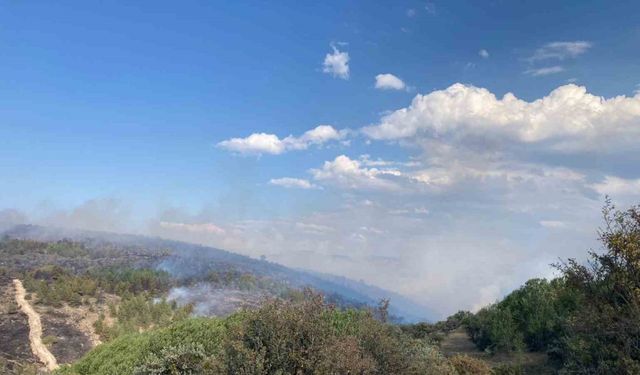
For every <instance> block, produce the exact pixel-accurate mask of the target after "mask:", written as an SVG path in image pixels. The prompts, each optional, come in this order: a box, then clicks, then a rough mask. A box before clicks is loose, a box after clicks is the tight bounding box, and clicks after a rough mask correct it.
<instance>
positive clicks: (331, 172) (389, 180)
mask: <svg viewBox="0 0 640 375" xmlns="http://www.w3.org/2000/svg"><path fill="white" fill-rule="evenodd" d="M310 172H311V174H312V175H313V178H314V179H315V180H317V181H326V182H329V183H332V184H334V185H337V186H340V187H344V188H349V189H373V190H391V191H393V190H400V185H399V184H398V183H397V182H395V181H393V177H400V176H402V173H401V172H400V171H398V170H396V169H378V168H367V167H364V166H363V165H362V163H361V162H360V161H359V160H354V159H350V158H349V157H348V156H346V155H340V156H338V157H336V158H335V159H334V160H332V161H325V162H324V165H323V166H322V168H320V169H312V170H311V171H310Z"/></svg>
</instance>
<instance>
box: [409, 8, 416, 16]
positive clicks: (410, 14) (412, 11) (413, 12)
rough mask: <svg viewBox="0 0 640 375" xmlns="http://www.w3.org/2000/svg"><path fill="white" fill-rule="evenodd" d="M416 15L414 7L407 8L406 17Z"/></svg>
mask: <svg viewBox="0 0 640 375" xmlns="http://www.w3.org/2000/svg"><path fill="white" fill-rule="evenodd" d="M415 15H416V10H415V9H407V17H409V18H411V17H413V16H415Z"/></svg>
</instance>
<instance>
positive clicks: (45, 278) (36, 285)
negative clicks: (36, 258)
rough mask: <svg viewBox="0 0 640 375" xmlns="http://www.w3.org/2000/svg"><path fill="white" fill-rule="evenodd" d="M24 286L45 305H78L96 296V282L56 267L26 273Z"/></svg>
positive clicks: (46, 267)
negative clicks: (64, 303)
mask: <svg viewBox="0 0 640 375" xmlns="http://www.w3.org/2000/svg"><path fill="white" fill-rule="evenodd" d="M24 285H25V288H26V289H27V290H29V291H30V292H35V293H36V294H37V295H38V301H39V302H40V303H43V304H45V305H51V306H60V305H62V303H63V302H66V303H69V304H70V305H80V304H82V303H85V302H86V301H87V298H89V297H96V296H97V295H98V284H97V282H96V280H94V279H92V278H90V277H87V276H75V275H72V274H70V273H69V272H67V271H66V270H64V269H62V268H61V267H57V266H45V267H42V268H39V269H37V270H36V271H33V272H30V273H28V274H27V275H26V276H25V278H24Z"/></svg>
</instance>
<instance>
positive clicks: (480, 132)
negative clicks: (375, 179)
mask: <svg viewBox="0 0 640 375" xmlns="http://www.w3.org/2000/svg"><path fill="white" fill-rule="evenodd" d="M362 131H363V132H364V133H365V134H366V135H367V136H368V137H370V138H372V139H378V140H400V139H407V140H414V141H415V140H416V139H434V140H438V141H439V142H446V143H447V144H449V145H451V144H464V143H466V144H469V145H472V144H474V143H476V144H477V143H478V142H483V143H481V144H482V145H483V147H485V148H487V149H491V145H492V144H495V145H496V146H495V147H502V146H504V143H500V142H499V141H503V142H505V141H510V142H511V143H512V144H521V145H526V144H531V145H536V146H537V147H538V148H542V149H546V150H549V151H563V152H577V151H589V150H620V149H624V148H627V149H628V148H637V147H638V146H639V145H638V142H637V141H635V140H637V139H639V137H640V96H635V97H626V96H618V97H613V98H609V99H606V98H603V97H599V96H595V95H592V94H590V93H588V92H587V90H586V89H585V88H584V87H581V86H576V85H573V84H569V85H565V86H560V87H558V88H557V89H555V90H553V91H552V92H551V93H550V94H549V95H547V96H545V97H543V98H541V99H538V100H535V101H532V102H527V101H524V100H522V99H518V98H517V97H516V96H515V95H513V94H512V93H507V94H505V95H504V97H502V99H498V98H496V96H495V95H494V94H493V93H491V92H490V91H489V90H487V89H484V88H478V87H474V86H468V85H463V84H460V83H456V84H454V85H452V86H450V87H449V88H447V89H445V90H437V91H433V92H431V93H429V94H426V95H417V96H416V97H415V98H414V99H413V101H412V102H411V105H410V106H408V107H406V108H402V109H399V110H397V111H394V112H392V113H390V114H388V115H385V116H384V117H382V119H381V121H380V122H379V123H378V124H376V125H371V126H368V127H365V128H363V130H362Z"/></svg>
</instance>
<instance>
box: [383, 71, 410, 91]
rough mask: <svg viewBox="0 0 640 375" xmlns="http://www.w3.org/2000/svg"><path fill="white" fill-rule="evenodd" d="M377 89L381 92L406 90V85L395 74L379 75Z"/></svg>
mask: <svg viewBox="0 0 640 375" xmlns="http://www.w3.org/2000/svg"><path fill="white" fill-rule="evenodd" d="M376 88H377V89H381V90H404V89H405V88H406V85H405V83H404V82H403V81H402V80H401V79H400V78H398V77H396V76H394V75H393V74H389V73H386V74H378V75H377V76H376Z"/></svg>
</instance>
